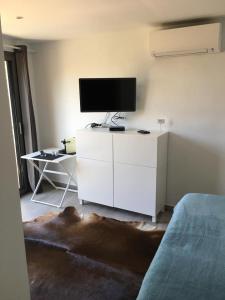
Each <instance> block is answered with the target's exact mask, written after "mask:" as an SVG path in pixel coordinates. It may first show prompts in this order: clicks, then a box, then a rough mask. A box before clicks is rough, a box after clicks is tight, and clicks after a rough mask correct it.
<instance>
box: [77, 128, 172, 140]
mask: <svg viewBox="0 0 225 300" xmlns="http://www.w3.org/2000/svg"><path fill="white" fill-rule="evenodd" d="M137 130H138V129H126V130H125V131H109V129H108V128H84V129H78V130H77V131H78V132H93V133H105V134H115V135H118V134H120V135H138V136H144V137H151V138H152V137H155V138H157V137H159V136H161V135H164V134H168V132H167V131H161V132H160V131H156V130H150V132H151V133H150V134H141V133H138V132H137Z"/></svg>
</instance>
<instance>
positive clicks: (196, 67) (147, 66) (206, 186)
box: [33, 28, 225, 205]
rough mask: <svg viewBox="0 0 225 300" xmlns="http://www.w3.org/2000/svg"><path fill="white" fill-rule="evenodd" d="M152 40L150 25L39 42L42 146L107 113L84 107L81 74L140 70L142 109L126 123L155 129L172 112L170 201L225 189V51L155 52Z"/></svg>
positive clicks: (120, 73)
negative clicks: (85, 111) (165, 54)
mask: <svg viewBox="0 0 225 300" xmlns="http://www.w3.org/2000/svg"><path fill="white" fill-rule="evenodd" d="M149 45H150V40H149V29H148V28H140V29H137V30H132V31H126V32H112V33H107V34H95V35H91V36H84V37H83V38H79V39H74V40H68V41H61V42H46V43H39V44H37V45H36V46H35V47H36V51H37V52H36V54H35V55H33V58H34V61H33V65H34V70H35V74H34V78H35V87H36V99H37V113H38V122H39V131H40V143H41V147H44V148H45V147H48V146H59V145H60V140H61V139H62V138H64V137H66V136H73V135H74V133H75V130H76V129H77V128H80V127H84V126H85V125H86V124H87V123H89V122H93V121H101V120H102V119H103V116H104V115H103V114H81V113H80V112H79V110H80V107H79V93H78V78H79V77H117V76H118V77H123V76H135V77H137V80H138V87H137V91H138V97H137V98H138V99H137V101H138V103H137V104H138V110H137V112H135V113H130V114H128V119H127V125H128V126H130V127H137V128H146V129H151V128H154V127H156V119H157V118H158V117H166V118H167V119H168V127H169V130H170V138H169V151H168V182H167V183H168V184H167V204H169V205H173V204H175V203H176V202H177V201H178V200H179V199H180V197H181V196H183V195H184V194H185V193H188V192H203V193H218V194H221V193H222V194H225V138H224V132H225V118H224V114H225V100H224V98H225V76H224V74H225V54H224V53H220V54H214V55H197V56H186V57H176V58H162V59H157V60H155V59H153V58H151V56H150V51H149V48H150V47H149ZM33 47H34V45H33Z"/></svg>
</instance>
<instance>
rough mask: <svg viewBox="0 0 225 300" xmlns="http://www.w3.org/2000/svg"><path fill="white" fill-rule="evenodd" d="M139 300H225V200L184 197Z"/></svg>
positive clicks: (145, 280) (145, 281) (142, 288)
mask: <svg viewBox="0 0 225 300" xmlns="http://www.w3.org/2000/svg"><path fill="white" fill-rule="evenodd" d="M137 299H138V300H225V197H223V196H214V195H204V194H188V195H186V196H184V197H183V199H182V200H181V201H180V202H179V203H178V204H177V206H176V207H175V211H174V214H173V217H172V219H171V221H170V224H169V226H168V228H167V231H166V234H165V235H164V237H163V240H162V242H161V244H160V247H159V249H158V251H157V253H156V256H155V258H154V260H153V262H152V264H151V266H150V268H149V270H148V271H147V273H146V275H145V278H144V281H143V284H142V287H141V289H140V292H139V296H138V298H137Z"/></svg>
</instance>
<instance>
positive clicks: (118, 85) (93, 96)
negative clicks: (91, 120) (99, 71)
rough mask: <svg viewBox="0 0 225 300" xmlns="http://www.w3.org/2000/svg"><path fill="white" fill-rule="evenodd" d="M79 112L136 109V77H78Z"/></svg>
mask: <svg viewBox="0 0 225 300" xmlns="http://www.w3.org/2000/svg"><path fill="white" fill-rule="evenodd" d="M79 88H80V111H81V112H123V111H124V112H128V111H135V110H136V78H80V79H79Z"/></svg>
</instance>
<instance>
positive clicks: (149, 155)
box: [113, 133, 157, 168]
mask: <svg viewBox="0 0 225 300" xmlns="http://www.w3.org/2000/svg"><path fill="white" fill-rule="evenodd" d="M113 146H114V161H115V162H119V163H127V164H133V165H140V166H148V167H153V168H154V167H156V166H157V138H155V137H151V135H144V134H138V133H136V134H135V133H132V134H129V133H127V134H114V135H113Z"/></svg>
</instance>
